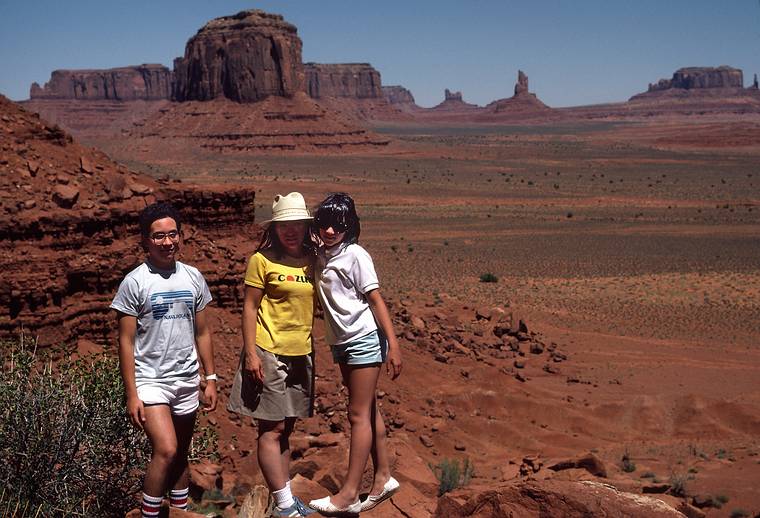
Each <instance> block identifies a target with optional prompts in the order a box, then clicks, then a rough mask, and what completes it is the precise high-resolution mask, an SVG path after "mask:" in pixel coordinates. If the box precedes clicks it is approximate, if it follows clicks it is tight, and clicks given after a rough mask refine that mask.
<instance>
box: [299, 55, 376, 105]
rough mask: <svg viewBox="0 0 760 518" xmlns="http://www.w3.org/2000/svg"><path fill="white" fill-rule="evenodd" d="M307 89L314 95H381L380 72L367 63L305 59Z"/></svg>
mask: <svg viewBox="0 0 760 518" xmlns="http://www.w3.org/2000/svg"><path fill="white" fill-rule="evenodd" d="M304 73H305V77H306V92H307V93H308V94H309V96H310V97H311V98H313V99H320V98H323V97H349V98H354V99H381V98H382V97H383V91H382V88H381V81H380V72H378V71H377V70H375V69H374V68H373V67H372V65H370V64H369V63H342V64H322V63H306V64H305V65H304Z"/></svg>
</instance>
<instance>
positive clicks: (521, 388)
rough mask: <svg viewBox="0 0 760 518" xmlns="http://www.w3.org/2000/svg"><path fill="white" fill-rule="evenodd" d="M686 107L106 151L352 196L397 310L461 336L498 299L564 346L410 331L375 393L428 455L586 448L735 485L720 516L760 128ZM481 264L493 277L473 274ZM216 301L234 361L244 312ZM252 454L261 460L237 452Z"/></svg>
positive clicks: (744, 370)
mask: <svg viewBox="0 0 760 518" xmlns="http://www.w3.org/2000/svg"><path fill="white" fill-rule="evenodd" d="M694 119H696V120H689V119H684V118H682V119H681V120H678V119H675V120H657V121H634V122H628V121H590V122H584V121H576V122H569V123H568V122H558V123H543V124H532V125H498V126H494V125H491V126H475V125H468V126H462V127H451V126H447V127H442V126H415V125H411V126H410V125H403V126H401V125H379V126H377V127H375V128H374V131H376V132H377V133H380V134H382V135H385V136H387V137H388V138H389V139H390V140H391V143H390V145H389V146H388V147H387V149H384V150H383V151H381V152H373V153H371V154H362V153H355V154H341V155H330V154H326V155H319V156H308V155H301V156H299V155H292V156H284V157H283V156H267V155H255V156H249V157H239V156H225V155H212V154H205V155H204V154H203V153H198V154H196V155H194V156H192V157H183V156H179V155H177V156H168V157H167V156H166V155H165V154H164V153H163V150H161V151H159V152H157V153H155V155H150V154H148V155H147V156H143V157H141V159H140V160H139V161H136V160H134V158H133V157H130V156H126V155H119V151H118V147H117V146H114V151H113V153H112V156H113V157H114V158H116V159H117V160H119V161H123V162H125V163H128V164H129V165H130V166H131V167H132V168H133V169H136V170H141V171H143V172H145V173H147V174H151V175H156V176H161V175H168V176H170V177H172V176H177V177H181V178H182V179H183V180H184V181H187V182H193V183H198V184H203V183H214V184H218V183H222V184H224V183H232V184H243V185H246V184H247V185H250V186H252V187H255V189H256V219H257V220H258V219H261V220H264V219H267V218H268V217H269V213H268V211H269V210H270V209H269V200H271V199H272V198H273V196H274V194H276V193H286V192H290V191H293V190H298V191H300V192H302V193H303V194H304V195H305V196H306V198H307V200H308V201H309V203H312V204H316V203H318V201H319V200H321V199H322V198H323V197H324V196H325V195H326V194H327V193H329V192H334V191H346V192H349V193H351V194H352V195H353V196H354V197H355V198H356V200H357V204H358V207H359V211H360V216H361V218H362V225H363V228H362V236H361V242H362V243H363V244H365V245H366V247H367V249H368V250H369V251H370V252H371V254H372V255H373V257H374V259H375V261H376V264H377V267H378V272H379V275H380V278H381V282H382V291H383V293H384V294H385V295H386V296H387V297H388V298H389V299H390V300H391V301H392V303H393V305H394V308H398V307H399V306H400V307H403V308H406V309H407V310H408V312H409V313H410V314H412V315H415V316H418V317H420V318H421V319H422V320H423V321H424V322H425V326H426V327H428V328H433V329H435V328H437V327H440V326H441V324H442V323H443V322H446V323H447V324H448V325H447V326H444V327H446V328H448V329H451V330H453V331H454V338H453V339H454V340H456V339H457V338H458V339H459V342H460V343H462V342H463V343H464V344H466V343H467V340H468V338H469V337H472V338H475V339H476V341H477V335H478V334H480V336H481V337H482V336H484V337H485V338H486V340H485V341H486V342H488V341H489V338H490V342H493V343H494V344H496V345H498V343H499V339H498V338H497V337H495V336H493V334H492V333H491V329H492V328H493V326H494V324H495V323H496V322H495V321H494V322H491V321H490V320H489V319H490V318H491V316H492V310H493V308H501V309H502V310H503V311H504V312H505V313H507V314H512V315H513V316H514V317H513V318H518V317H519V318H522V319H524V320H525V322H526V323H527V324H528V327H529V329H530V331H535V332H537V333H539V334H540V335H541V336H542V337H543V341H544V342H545V343H547V344H549V343H554V344H556V345H557V347H558V348H559V349H561V350H562V351H563V352H564V353H565V354H566V355H567V360H566V361H562V362H559V363H554V362H552V361H550V360H548V359H547V358H546V355H541V354H530V353H529V352H523V353H519V354H524V356H520V355H519V354H517V353H514V352H509V353H508V354H503V353H501V352H500V351H499V349H498V347H497V348H495V349H493V348H492V349H490V351H489V349H488V348H486V349H485V350H481V351H479V352H478V354H477V355H474V354H473V353H472V352H470V353H469V354H467V353H466V352H465V353H462V352H461V351H459V350H457V349H452V350H451V351H452V352H450V353H447V355H448V356H446V357H444V358H441V357H438V358H436V356H435V355H431V354H430V353H429V352H428V351H426V350H425V349H424V348H422V347H420V346H419V344H417V342H416V339H415V340H406V341H404V354H405V371H404V374H403V376H402V377H401V378H400V379H399V380H398V381H396V382H390V381H389V380H387V379H385V380H383V382H382V385H381V389H382V390H383V391H384V392H385V393H386V394H388V395H389V397H390V400H391V401H393V403H390V404H389V403H388V402H387V401H388V400H387V399H386V403H385V405H384V406H385V407H386V408H387V407H391V408H392V411H391V416H392V418H400V422H402V423H403V425H402V426H400V427H398V429H395V428H392V429H393V431H392V434H391V436H392V437H399V436H401V437H403V438H404V439H405V440H407V441H408V444H409V445H410V446H411V447H412V448H413V449H415V450H416V451H417V452H418V454H419V455H420V456H421V458H423V459H424V460H425V461H426V462H429V463H432V464H435V463H436V462H438V461H439V460H440V459H443V458H461V459H463V458H465V457H466V458H469V459H470V460H471V462H472V463H473V464H474V466H475V472H474V477H473V479H472V482H471V484H472V485H474V486H483V487H488V486H489V485H491V484H495V483H497V482H498V481H500V480H502V479H504V477H505V476H506V477H508V476H509V473H511V472H510V469H512V471H514V472H515V473H517V470H518V468H519V466H520V465H521V464H523V458H524V457H530V456H537V457H538V458H540V459H542V462H544V463H551V462H552V461H556V460H557V459H560V458H566V457H573V456H576V457H577V456H578V455H580V454H584V453H586V452H593V453H594V454H595V455H597V456H598V457H599V458H601V459H603V460H604V462H605V463H606V465H607V469H608V470H609V472H610V474H609V476H610V477H611V478H613V479H614V481H615V482H614V483H616V485H617V486H618V487H624V488H629V489H630V488H640V487H641V486H644V485H653V483H657V482H661V483H669V484H673V483H681V482H683V484H684V485H685V487H686V488H687V490H686V491H687V492H688V494H689V495H702V496H705V497H707V496H713V497H716V496H719V495H720V496H721V497H722V498H723V497H726V498H727V499H728V503H727V504H726V505H724V506H723V509H709V508H708V509H709V511H708V515H709V516H728V515H729V513H730V511H731V509H757V508H758V507H759V506H760V491H758V486H759V485H760V456H759V455H758V453H760V444H758V433H759V432H760V420H759V418H758V405H760V382H758V379H760V361H759V360H760V350H758V348H757V344H758V341H759V340H760V318H758V317H760V294H759V293H758V286H760V283H759V282H758V281H759V280H760V279H759V277H758V276H759V275H760V205H759V202H760V200H759V199H758V195H759V194H760V170H758V168H757V164H758V159H760V155H759V153H760V141H757V140H756V139H755V142H754V143H753V144H752V145H746V143H744V142H742V143H741V144H740V145H738V146H737V145H735V143H734V138H735V136H739V137H740V136H741V134H742V129H743V127H744V126H745V125H746V124H748V123H747V122H745V121H739V122H737V121H736V120H720V119H717V120H714V119H710V118H707V119H706V120H705V118H694ZM749 124H751V126H752V128H753V130H754V132H755V133H754V135H757V134H758V133H756V132H757V129H758V126H757V125H756V124H757V122H755V121H752V122H750V123H749ZM715 128H721V130H722V132H721V133H722V134H721V135H719V136H716V134H715ZM753 138H754V137H753ZM99 145H100V146H101V147H102V148H103V149H106V150H108V149H109V147H108V146H109V145H108V143H105V142H100V143H99ZM235 240H236V241H237V242H238V243H239V246H240V247H242V248H243V249H245V250H248V251H251V250H252V249H253V248H254V247H255V244H256V242H255V241H256V240H255V239H254V238H253V236H236V238H235ZM241 272H242V265H241ZM488 273H490V274H492V275H494V276H495V277H496V278H497V279H498V280H497V282H481V280H480V278H481V276H482V275H484V274H488ZM217 314H218V319H219V322H218V324H217V325H215V328H216V329H217V330H219V331H221V330H225V329H226V330H228V331H229V332H227V333H224V332H217V335H218V338H217V340H216V343H217V347H218V349H219V351H220V355H221V356H222V358H226V359H228V363H227V368H228V369H232V368H233V367H234V363H235V359H236V355H237V350H238V346H239V340H240V339H239V323H238V319H237V317H236V314H235V312H234V311H233V312H222V311H218V312H217ZM493 314H494V315H497V314H498V313H493ZM478 315H481V316H480V317H479V316H478ZM486 316H487V317H488V319H487V318H484V317H486ZM493 318H494V319H497V318H498V317H496V316H494V317H493ZM442 321H443V322H442ZM403 325H404V324H403V323H401V326H403ZM457 329H459V331H456V330H457ZM398 331H399V333H403V332H404V328H403V327H400V328H399V329H398ZM489 335H490V337H489ZM439 336H440V335H439ZM451 339H452V338H451V337H450V336H446V337H445V340H451ZM317 343H318V345H317V349H318V358H319V360H320V361H319V368H318V372H319V376H320V379H321V380H324V383H325V384H330V385H333V384H334V383H335V380H336V379H337V370H335V369H334V367H333V366H332V365H331V362H330V360H329V355H328V353H327V352H326V351H325V346H324V345H323V343H322V344H320V341H319V339H318V341H317ZM320 345H321V346H320ZM462 348H463V349H465V351H466V347H462ZM494 352H495V353H496V354H493V353H494ZM517 362H519V364H520V368H517V367H516V364H517ZM546 365H551V366H552V368H551V369H549V370H551V371H553V372H547V370H545V369H544V367H545V366H546ZM230 374H231V371H230ZM518 377H519V378H520V379H518ZM332 388H337V387H332ZM220 412H221V413H222V414H224V412H225V410H220ZM451 415H454V416H455V417H451ZM218 422H219V423H220V424H221V423H223V422H224V419H222V418H219V419H218ZM304 426H306V427H307V428H309V426H310V425H308V424H305V425H304ZM221 431H222V437H226V438H229V437H230V434H235V435H236V436H237V439H238V441H239V442H240V443H241V444H249V445H250V444H251V443H252V441H253V437H254V431H253V430H252V429H246V428H243V429H241V428H238V427H232V428H228V427H225V426H222V428H221ZM423 435H425V436H427V437H428V438H429V440H430V441H431V442H430V443H429V444H428V445H427V446H426V445H425V444H423V443H422V442H420V440H419V439H418V437H421V436H423ZM624 456H627V458H630V459H631V462H633V464H634V465H635V469H634V470H633V471H632V472H626V471H624V469H623V465H622V459H623V457H624ZM256 471H257V470H256V467H255V462H254V461H253V460H252V459H249V460H248V462H245V461H241V462H240V463H239V465H238V467H237V472H238V476H239V477H247V476H251V475H253V476H254V478H255V473H256ZM540 472H541V471H539V473H540ZM573 476H576V477H578V476H580V477H581V478H582V477H583V475H579V474H578V473H575V474H574V475H573ZM655 485H656V484H655ZM664 498H666V499H667V498H671V500H674V497H669V496H668V495H665V496H664ZM378 512H380V511H378ZM380 515H382V516H385V515H389V514H387V509H386V510H385V512H382V513H381V514H380Z"/></svg>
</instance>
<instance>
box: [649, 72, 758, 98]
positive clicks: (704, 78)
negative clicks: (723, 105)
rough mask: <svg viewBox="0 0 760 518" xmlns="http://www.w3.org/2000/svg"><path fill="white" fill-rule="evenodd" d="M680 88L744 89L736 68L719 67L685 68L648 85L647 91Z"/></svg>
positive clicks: (741, 75)
mask: <svg viewBox="0 0 760 518" xmlns="http://www.w3.org/2000/svg"><path fill="white" fill-rule="evenodd" d="M671 88H680V89H683V90H692V89H703V88H744V75H743V73H742V71H741V70H740V69H738V68H732V67H728V66H725V65H724V66H720V67H686V68H679V69H678V70H676V71H675V73H674V74H673V77H672V78H670V79H660V80H659V81H658V82H657V83H654V84H652V83H650V84H649V88H648V90H647V91H649V92H657V91H660V90H669V89H671Z"/></svg>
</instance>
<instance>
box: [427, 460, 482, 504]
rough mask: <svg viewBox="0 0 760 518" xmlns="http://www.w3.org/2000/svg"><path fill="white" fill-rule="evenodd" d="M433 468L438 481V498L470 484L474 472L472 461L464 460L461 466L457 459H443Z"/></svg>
mask: <svg viewBox="0 0 760 518" xmlns="http://www.w3.org/2000/svg"><path fill="white" fill-rule="evenodd" d="M431 468H432V469H433V473H435V476H436V478H437V479H438V496H441V495H443V494H445V493H448V492H449V491H452V490H454V489H456V488H458V487H462V486H466V485H467V484H469V483H470V479H471V478H472V474H473V471H474V466H473V465H472V463H471V462H470V459H464V461H463V462H462V464H461V466H460V464H459V461H458V460H456V459H443V460H442V461H441V462H439V463H438V465H437V466H431Z"/></svg>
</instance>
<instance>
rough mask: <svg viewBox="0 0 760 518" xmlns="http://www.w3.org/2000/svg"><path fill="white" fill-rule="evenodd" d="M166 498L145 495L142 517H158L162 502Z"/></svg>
mask: <svg viewBox="0 0 760 518" xmlns="http://www.w3.org/2000/svg"><path fill="white" fill-rule="evenodd" d="M163 499H164V498H163V497H161V496H150V495H148V494H145V493H143V496H142V515H143V518H153V517H155V516H158V512H159V511H160V510H161V501H162V500H163Z"/></svg>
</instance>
